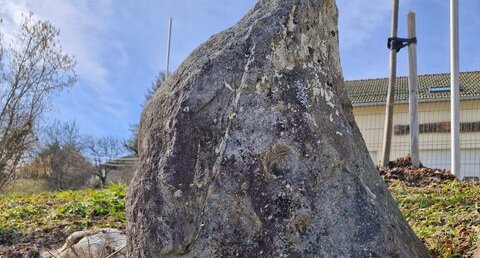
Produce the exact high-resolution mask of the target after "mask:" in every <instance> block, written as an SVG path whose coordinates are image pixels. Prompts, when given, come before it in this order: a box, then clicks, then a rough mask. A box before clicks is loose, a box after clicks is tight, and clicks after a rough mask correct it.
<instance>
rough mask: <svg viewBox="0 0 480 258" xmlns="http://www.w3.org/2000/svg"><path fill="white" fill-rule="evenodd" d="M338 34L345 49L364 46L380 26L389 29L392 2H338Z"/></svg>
mask: <svg viewBox="0 0 480 258" xmlns="http://www.w3.org/2000/svg"><path fill="white" fill-rule="evenodd" d="M338 6H339V11H340V18H339V19H340V24H339V27H340V32H341V33H342V35H341V37H342V40H343V45H344V46H345V47H347V48H351V47H357V46H359V45H361V44H366V41H367V40H368V39H369V38H370V37H372V36H373V34H374V33H375V31H376V30H377V29H378V28H379V27H381V26H388V27H390V17H391V13H392V2H391V1H386V0H368V1H365V0H339V1H338Z"/></svg>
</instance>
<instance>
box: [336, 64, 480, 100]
mask: <svg viewBox="0 0 480 258" xmlns="http://www.w3.org/2000/svg"><path fill="white" fill-rule="evenodd" d="M417 83H418V100H419V101H420V102H425V101H447V100H449V98H450V92H449V91H448V92H439V93H431V92H429V88H431V87H448V88H450V74H428V75H419V76H418V82H417ZM345 85H346V87H347V91H348V96H349V97H350V100H351V101H352V104H353V105H354V106H359V105H380V104H385V102H386V99H387V89H388V78H382V79H368V80H355V81H346V82H345ZM460 98H461V99H480V72H463V73H460ZM406 101H408V77H397V81H396V87H395V102H396V103H399V102H400V103H401V102H406Z"/></svg>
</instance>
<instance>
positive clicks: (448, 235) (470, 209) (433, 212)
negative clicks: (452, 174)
mask: <svg viewBox="0 0 480 258" xmlns="http://www.w3.org/2000/svg"><path fill="white" fill-rule="evenodd" d="M390 191H391V192H392V194H393V196H394V197H395V199H396V200H397V203H398V205H399V207H400V209H401V210H402V213H403V215H404V216H405V218H406V219H407V221H408V223H409V224H410V225H411V226H412V228H413V230H414V231H415V233H416V234H417V235H418V236H419V237H420V238H421V239H422V240H423V242H424V243H425V244H426V245H427V247H428V248H429V249H430V252H431V253H432V255H433V256H434V257H467V256H469V255H471V250H472V249H473V247H474V246H475V245H476V243H477V240H478V235H479V233H480V230H479V228H478V226H479V225H480V213H479V211H478V210H477V207H478V206H477V204H478V203H480V184H478V183H460V182H458V181H453V182H451V183H448V184H443V185H436V186H427V187H406V186H405V185H403V184H401V183H398V184H396V185H395V186H390Z"/></svg>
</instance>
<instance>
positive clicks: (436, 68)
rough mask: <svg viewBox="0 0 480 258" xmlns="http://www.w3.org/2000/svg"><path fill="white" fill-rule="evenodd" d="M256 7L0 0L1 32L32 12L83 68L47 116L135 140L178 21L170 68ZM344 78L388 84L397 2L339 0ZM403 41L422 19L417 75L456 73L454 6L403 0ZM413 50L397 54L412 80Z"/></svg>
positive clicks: (232, 0)
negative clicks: (413, 19)
mask: <svg viewBox="0 0 480 258" xmlns="http://www.w3.org/2000/svg"><path fill="white" fill-rule="evenodd" d="M256 2H257V1H256V0H135V1H134V0H121V1H120V0H0V17H1V18H3V21H4V22H3V24H2V25H0V31H1V33H2V34H3V35H4V37H5V38H6V40H9V39H11V38H12V37H13V35H14V33H15V30H16V29H18V24H19V23H20V21H21V14H22V13H28V12H29V11H32V12H33V13H34V14H35V16H36V17H37V18H39V19H47V20H50V21H51V22H52V23H53V24H54V25H55V26H57V27H58V28H60V30H61V35H60V40H61V43H62V46H63V47H64V49H65V50H66V51H67V52H68V53H70V54H73V55H74V56H75V57H76V59H77V61H78V66H77V73H78V75H79V81H78V83H77V85H76V86H75V87H74V88H73V89H71V90H69V91H67V92H64V93H62V94H61V95H59V96H56V97H55V98H54V105H53V106H52V110H51V112H50V113H49V114H48V116H49V118H58V119H60V120H63V121H71V120H75V121H76V122H77V124H78V125H79V126H80V127H81V130H82V132H84V133H85V134H93V135H97V136H107V135H113V136H116V137H119V138H126V137H128V136H129V131H128V128H129V125H130V124H134V123H136V122H138V120H139V118H140V113H141V104H142V103H143V100H144V94H145V92H146V91H147V89H148V88H149V87H150V85H151V84H152V82H153V80H154V78H155V75H156V74H157V72H158V71H159V70H161V69H164V66H165V65H164V64H165V45H166V25H167V19H168V17H169V16H171V17H173V37H172V57H171V67H173V68H176V67H177V66H178V65H179V64H180V63H181V62H182V61H183V60H184V59H185V57H187V56H188V54H189V53H190V52H191V51H192V50H193V49H195V48H196V47H197V46H198V45H199V44H201V43H202V42H204V41H206V40H207V39H208V38H209V37H210V36H211V35H213V34H215V33H218V32H220V31H222V30H224V29H226V28H228V27H230V26H232V25H233V24H235V22H236V21H238V20H239V19H240V18H241V17H242V16H243V15H244V14H245V13H246V12H247V11H248V10H249V9H250V8H251V7H253V5H254V4H255V3H256ZM337 4H338V7H339V11H340V26H339V27H340V28H339V29H340V50H341V59H342V60H341V61H342V66H343V72H344V76H345V78H346V79H362V78H377V77H386V76H387V75H388V49H387V48H386V38H387V37H388V36H389V34H390V17H391V5H392V4H391V1H390V0H368V1H367V0H337ZM400 5H401V10H400V22H399V36H406V15H407V12H408V11H409V10H414V11H415V12H416V13H417V34H418V40H419V43H418V69H419V74H425V73H444V72H448V71H449V65H450V64H449V1H447V0H431V1H414V0H400ZM460 15H461V19H460V26H461V30H460V36H461V52H460V53H461V59H460V69H461V71H471V70H480V50H478V42H480V1H478V0H461V1H460ZM406 57H407V52H406V51H404V50H403V51H402V52H400V54H399V63H398V71H399V75H406V71H407V63H406V62H407V58H406Z"/></svg>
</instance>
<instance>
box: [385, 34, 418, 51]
mask: <svg viewBox="0 0 480 258" xmlns="http://www.w3.org/2000/svg"><path fill="white" fill-rule="evenodd" d="M410 44H417V38H416V37H415V38H411V39H404V38H388V43H387V47H388V49H391V50H396V51H397V53H398V52H399V51H400V49H402V48H404V47H406V46H408V45H410Z"/></svg>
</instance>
